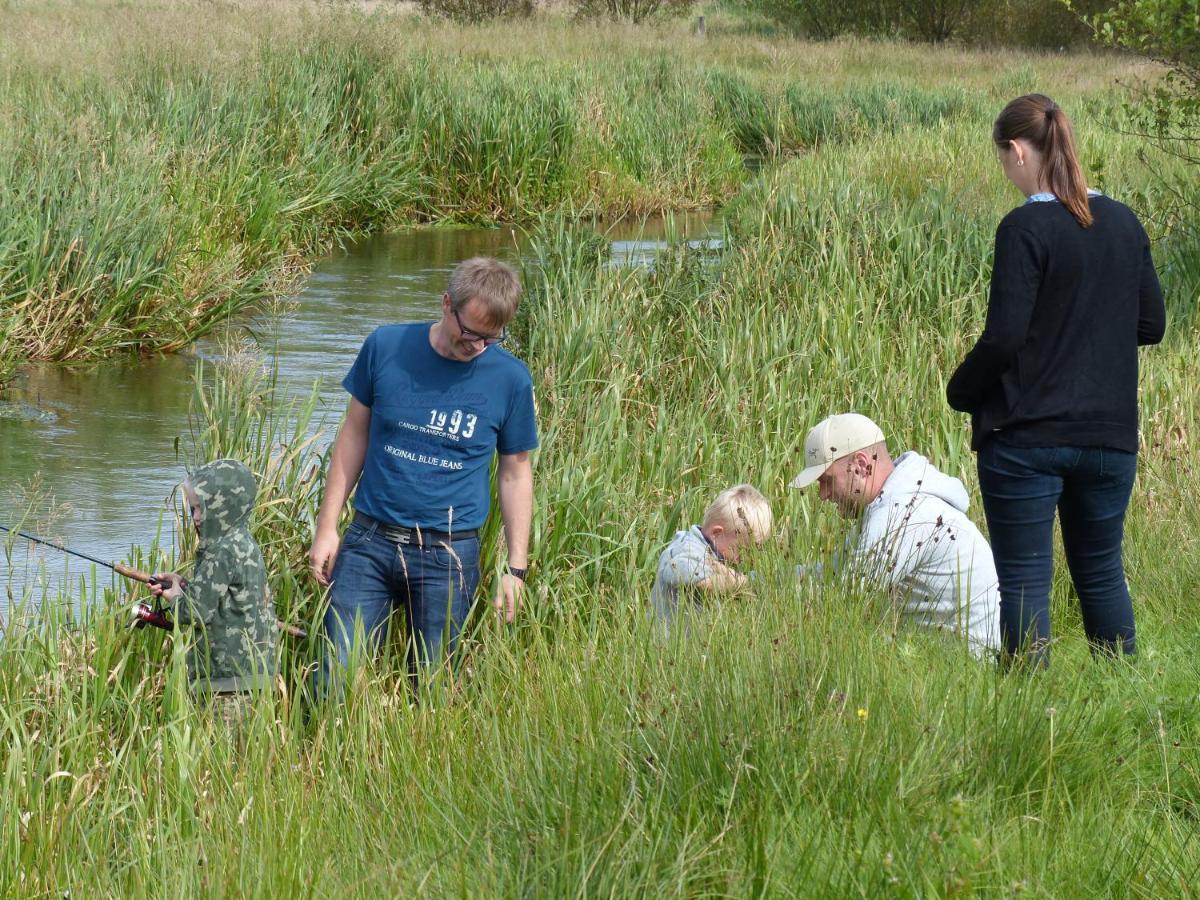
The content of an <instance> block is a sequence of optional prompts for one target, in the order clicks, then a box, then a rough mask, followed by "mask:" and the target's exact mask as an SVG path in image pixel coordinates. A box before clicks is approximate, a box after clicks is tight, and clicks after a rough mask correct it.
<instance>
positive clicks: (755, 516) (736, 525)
mask: <svg viewBox="0 0 1200 900" xmlns="http://www.w3.org/2000/svg"><path fill="white" fill-rule="evenodd" d="M771 522H772V515H771V504H770V503H769V502H767V498H766V497H764V496H763V495H762V494H761V493H759V490H758V488H756V487H755V486H754V485H752V484H739V485H735V486H734V487H731V488H728V489H727V490H724V491H721V493H719V494H717V497H716V499H715V500H713V502H712V503H710V504H709V505H708V509H706V510H705V511H704V523H703V524H704V527H705V528H707V527H709V526H710V525H721V526H722V527H724V528H726V529H733V530H734V531H738V532H741V533H743V534H748V535H750V537H751V538H752V539H753V540H754V542H755V543H762V542H763V541H765V540H766V539H767V538H768V537H770V536H771Z"/></svg>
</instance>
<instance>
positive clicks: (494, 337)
mask: <svg viewBox="0 0 1200 900" xmlns="http://www.w3.org/2000/svg"><path fill="white" fill-rule="evenodd" d="M451 312H452V313H454V321H455V322H457V323H458V330H459V331H460V332H461V333H462V336H463V339H464V340H468V341H472V342H474V341H483V346H485V347H490V346H492V344H500V343H503V342H504V341H506V340H508V331H507V330H504V331H501V332H500V333H499V334H476V333H475V332H474V331H471V330H469V329H467V328H464V327H463V323H462V319H460V318H459V317H458V310H457V309H453V310H451Z"/></svg>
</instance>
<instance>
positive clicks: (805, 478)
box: [788, 463, 829, 488]
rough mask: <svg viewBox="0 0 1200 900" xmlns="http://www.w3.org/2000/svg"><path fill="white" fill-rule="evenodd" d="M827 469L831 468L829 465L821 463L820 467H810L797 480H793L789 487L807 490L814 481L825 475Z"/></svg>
mask: <svg viewBox="0 0 1200 900" xmlns="http://www.w3.org/2000/svg"><path fill="white" fill-rule="evenodd" d="M827 468H829V467H828V466H827V465H825V464H824V463H821V464H820V465H816V466H809V467H808V468H807V469H805V470H804V471H803V472H801V473H800V474H799V475H797V476H796V477H795V478H793V479H792V482H791V484H789V485H788V487H794V488H806V487H808V486H809V485H810V484H812V483H813V482H814V481H816V480H817V479H818V478H820V477H821V476H822V475H823V474H824V473H825V470H826V469H827Z"/></svg>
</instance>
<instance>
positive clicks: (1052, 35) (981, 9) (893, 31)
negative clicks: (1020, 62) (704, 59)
mask: <svg viewBox="0 0 1200 900" xmlns="http://www.w3.org/2000/svg"><path fill="white" fill-rule="evenodd" d="M1110 5H1111V0H1080V2H1079V3H1076V4H1073V6H1072V8H1068V6H1067V4H1065V3H1064V2H1062V0H746V2H745V3H744V4H743V8H744V9H746V10H747V11H748V12H754V13H758V14H761V15H763V16H766V17H767V18H768V19H770V20H771V21H773V22H775V23H776V24H778V25H779V26H781V27H783V28H785V29H786V30H788V31H791V32H794V33H796V34H800V35H804V36H805V37H809V38H814V39H816V40H827V39H829V38H833V37H838V36H840V35H849V34H853V35H858V36H862V37H897V36H898V37H906V38H909V39H911V40H916V41H927V42H930V43H940V42H943V41H946V40H949V39H951V38H958V39H961V40H963V41H964V42H966V43H968V44H976V45H984V46H1004V47H1016V48H1039V49H1042V48H1054V47H1073V46H1078V45H1080V44H1082V43H1086V42H1087V41H1088V40H1090V38H1091V35H1092V29H1091V28H1090V27H1089V25H1088V24H1087V23H1086V22H1085V21H1084V20H1083V18H1082V17H1081V16H1083V15H1091V14H1095V13H1099V12H1101V11H1103V10H1105V9H1107V8H1108V7H1109V6H1110Z"/></svg>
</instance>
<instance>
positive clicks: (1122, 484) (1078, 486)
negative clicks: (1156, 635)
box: [978, 440, 1137, 665]
mask: <svg viewBox="0 0 1200 900" xmlns="http://www.w3.org/2000/svg"><path fill="white" fill-rule="evenodd" d="M978 467H979V489H980V492H981V493H982V494H983V511H984V515H985V516H986V517H987V525H988V533H989V536H990V538H991V542H992V554H993V556H994V557H995V560H996V574H997V576H998V577H999V579H1000V637H1001V640H1002V642H1003V646H1004V651H1005V653H1006V654H1007V655H1009V656H1010V657H1011V656H1012V655H1015V654H1017V653H1018V652H1020V651H1027V652H1028V653H1029V654H1030V656H1031V661H1032V662H1034V663H1035V664H1038V665H1046V664H1048V663H1049V651H1048V649H1047V645H1048V643H1049V640H1050V581H1051V578H1052V576H1053V574H1054V555H1053V546H1054V545H1053V541H1054V511H1055V509H1056V508H1057V510H1058V517H1059V525H1060V527H1061V528H1062V537H1063V547H1064V549H1065V550H1066V556H1067V567H1068V568H1069V569H1070V571H1071V579H1072V581H1074V583H1075V590H1076V592H1077V593H1078V594H1079V605H1080V608H1081V610H1082V612H1083V628H1084V631H1085V632H1086V633H1087V637H1088V640H1089V641H1090V642H1091V644H1092V649H1093V651H1102V652H1108V653H1115V652H1116V651H1118V650H1120V651H1121V652H1123V653H1125V654H1132V653H1134V652H1135V650H1136V645H1135V642H1134V628H1133V603H1132V601H1131V600H1130V598H1129V586H1128V585H1127V584H1126V582H1125V567H1124V564H1123V562H1122V559H1121V542H1122V540H1123V538H1124V536H1125V509H1126V507H1128V505H1129V496H1130V494H1131V493H1132V492H1133V479H1134V474H1135V472H1136V469H1137V455H1136V454H1134V453H1127V452H1125V451H1123V450H1112V449H1108V448H1101V447H1012V446H1009V445H1007V444H1004V443H1001V442H1000V441H997V440H990V441H987V442H986V443H985V444H984V445H983V446H982V447H980V448H979V458H978Z"/></svg>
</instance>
